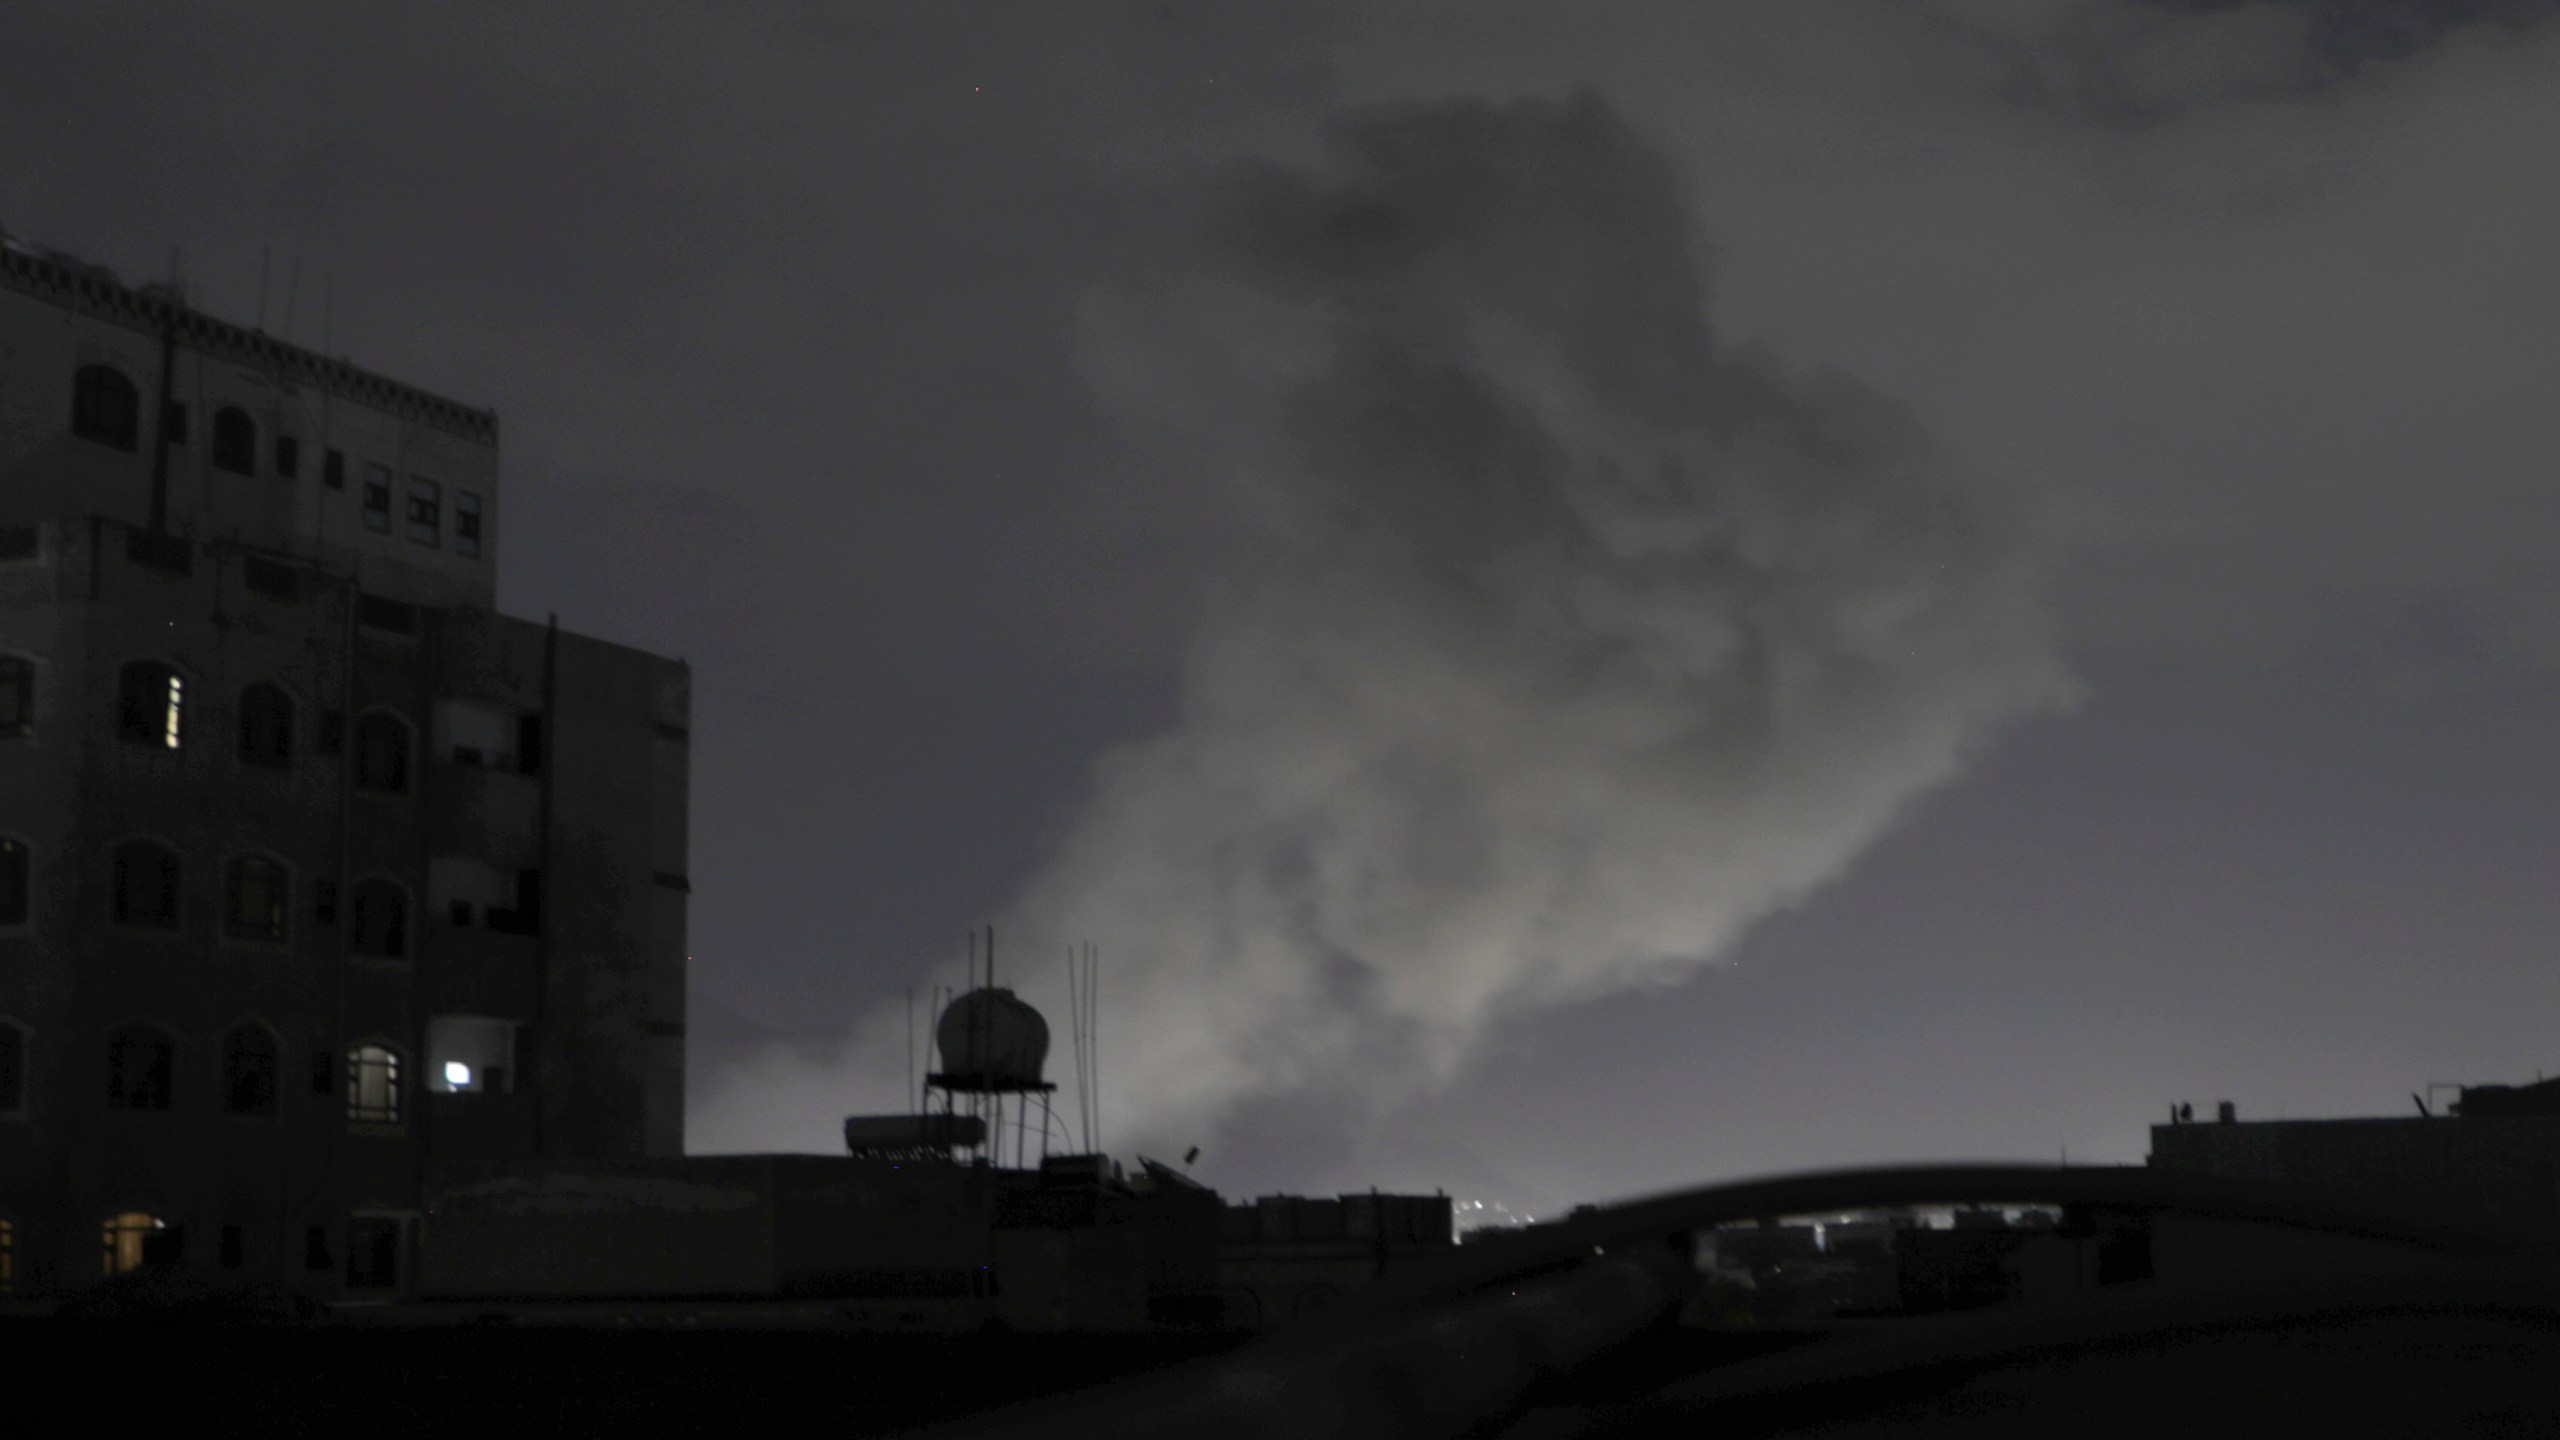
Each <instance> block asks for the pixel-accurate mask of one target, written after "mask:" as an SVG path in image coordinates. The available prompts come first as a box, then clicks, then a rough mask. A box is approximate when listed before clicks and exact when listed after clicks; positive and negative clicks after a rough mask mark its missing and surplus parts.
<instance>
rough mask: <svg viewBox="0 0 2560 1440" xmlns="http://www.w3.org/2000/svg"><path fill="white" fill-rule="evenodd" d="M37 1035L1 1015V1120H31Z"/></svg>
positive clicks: (26, 1027) (23, 1024)
mask: <svg viewBox="0 0 2560 1440" xmlns="http://www.w3.org/2000/svg"><path fill="white" fill-rule="evenodd" d="M35 1033H36V1032H35V1030H34V1029H33V1028H32V1027H30V1026H28V1025H26V1024H25V1023H24V1022H22V1021H19V1020H16V1019H13V1018H11V1017H9V1016H7V1015H0V1120H24V1119H25V1118H27V1079H28V1077H29V1075H30V1074H32V1073H33V1067H32V1066H31V1065H30V1064H29V1063H28V1056H29V1052H31V1051H33V1050H34V1049H35ZM0 1293H5V1292H0Z"/></svg>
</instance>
